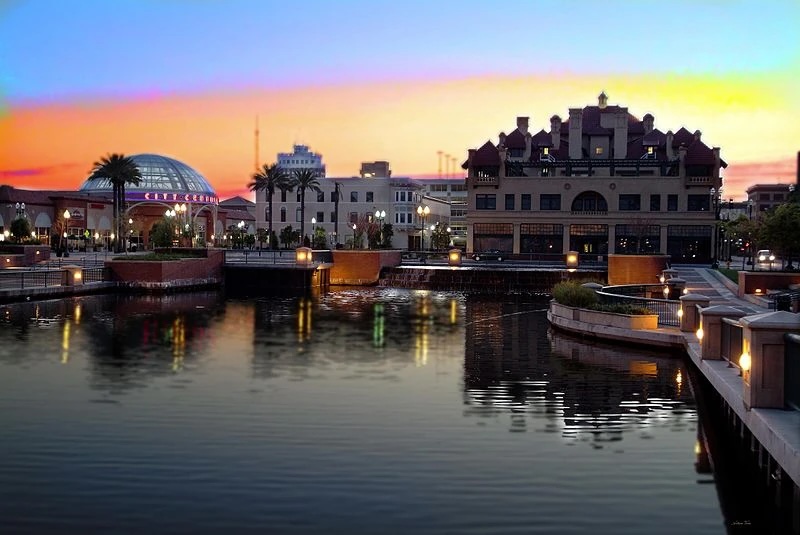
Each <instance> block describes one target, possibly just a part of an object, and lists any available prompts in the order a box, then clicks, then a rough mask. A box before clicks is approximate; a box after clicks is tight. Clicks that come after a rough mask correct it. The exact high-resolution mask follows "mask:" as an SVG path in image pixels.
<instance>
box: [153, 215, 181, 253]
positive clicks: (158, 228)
mask: <svg viewBox="0 0 800 535" xmlns="http://www.w3.org/2000/svg"><path fill="white" fill-rule="evenodd" d="M174 238H175V223H174V222H173V221H172V218H170V219H167V218H163V219H161V220H160V221H157V222H156V223H155V224H154V225H153V230H152V231H151V234H150V241H151V242H152V244H153V246H155V247H170V246H171V245H172V240H173V239H174Z"/></svg>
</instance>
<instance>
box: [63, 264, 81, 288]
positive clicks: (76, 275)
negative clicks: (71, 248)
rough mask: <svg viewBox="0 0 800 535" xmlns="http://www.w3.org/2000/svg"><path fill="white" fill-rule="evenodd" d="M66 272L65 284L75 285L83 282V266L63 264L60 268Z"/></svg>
mask: <svg viewBox="0 0 800 535" xmlns="http://www.w3.org/2000/svg"><path fill="white" fill-rule="evenodd" d="M62 269H63V270H64V271H66V272H67V282H66V285H67V286H75V285H78V284H83V268H82V267H81V266H73V265H70V266H64V267H63V268H62Z"/></svg>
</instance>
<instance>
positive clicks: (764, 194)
mask: <svg viewBox="0 0 800 535" xmlns="http://www.w3.org/2000/svg"><path fill="white" fill-rule="evenodd" d="M794 188H795V184H754V185H752V186H750V187H749V188H747V190H746V191H747V215H748V217H750V218H758V217H760V216H761V214H763V213H764V212H766V211H769V210H771V209H773V208H775V207H776V206H778V205H779V204H783V203H785V202H786V201H787V200H788V198H789V193H790V192H792V191H794Z"/></svg>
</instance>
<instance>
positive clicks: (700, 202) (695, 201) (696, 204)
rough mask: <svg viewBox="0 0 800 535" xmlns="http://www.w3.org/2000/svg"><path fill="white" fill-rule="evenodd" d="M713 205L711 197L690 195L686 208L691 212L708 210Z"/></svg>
mask: <svg viewBox="0 0 800 535" xmlns="http://www.w3.org/2000/svg"><path fill="white" fill-rule="evenodd" d="M710 207H711V197H709V196H708V195H706V194H703V195H689V196H688V198H687V202H686V210H687V211H689V212H708V210H709V209H710Z"/></svg>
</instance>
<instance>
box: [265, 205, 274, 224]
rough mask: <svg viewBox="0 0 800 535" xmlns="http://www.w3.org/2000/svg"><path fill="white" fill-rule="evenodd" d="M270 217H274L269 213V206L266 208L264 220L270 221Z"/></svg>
mask: <svg viewBox="0 0 800 535" xmlns="http://www.w3.org/2000/svg"><path fill="white" fill-rule="evenodd" d="M270 219H272V214H270V213H269V206H267V207H266V208H264V220H265V221H269V220H270Z"/></svg>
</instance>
